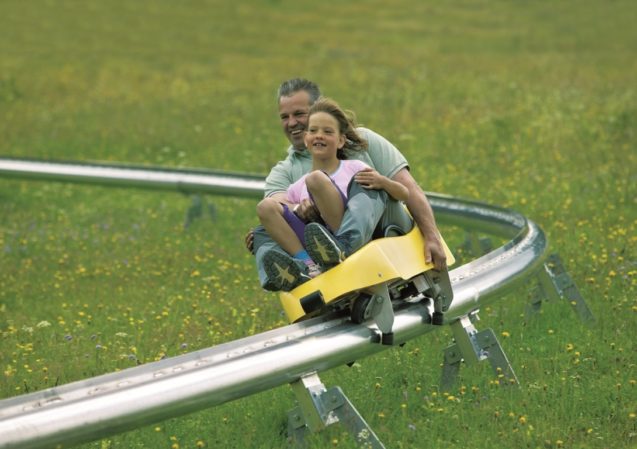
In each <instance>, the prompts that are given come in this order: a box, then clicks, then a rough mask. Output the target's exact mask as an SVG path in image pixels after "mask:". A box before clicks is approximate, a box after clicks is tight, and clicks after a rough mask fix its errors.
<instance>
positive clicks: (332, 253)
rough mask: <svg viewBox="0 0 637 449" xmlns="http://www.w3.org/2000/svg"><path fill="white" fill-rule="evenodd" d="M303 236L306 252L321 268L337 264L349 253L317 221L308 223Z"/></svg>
mask: <svg viewBox="0 0 637 449" xmlns="http://www.w3.org/2000/svg"><path fill="white" fill-rule="evenodd" d="M304 237H305V247H306V249H307V252H308V254H309V255H310V257H311V258H312V260H313V261H314V262H316V263H318V264H319V265H321V267H323V268H329V267H332V266H334V265H337V264H339V263H341V262H342V261H344V260H345V257H347V256H348V255H349V254H348V253H349V251H348V249H349V248H348V247H347V246H346V245H345V244H344V243H342V242H339V241H338V240H337V238H336V237H334V236H333V235H332V233H331V232H330V231H328V230H327V229H325V228H324V227H323V226H321V225H320V224H319V223H309V224H308V225H307V226H306V227H305V234H304Z"/></svg>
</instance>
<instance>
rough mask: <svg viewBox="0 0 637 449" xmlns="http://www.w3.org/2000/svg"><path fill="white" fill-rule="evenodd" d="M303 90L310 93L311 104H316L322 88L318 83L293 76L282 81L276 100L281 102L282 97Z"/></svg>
mask: <svg viewBox="0 0 637 449" xmlns="http://www.w3.org/2000/svg"><path fill="white" fill-rule="evenodd" d="M302 90H304V91H305V92H307V93H308V94H309V95H310V104H314V102H315V101H316V100H318V99H319V97H320V96H321V89H319V87H318V85H317V84H316V83H314V82H312V81H310V80H306V79H305V78H292V79H289V80H287V81H283V82H282V83H281V85H280V86H279V89H278V91H277V95H276V100H277V102H279V101H280V100H281V97H291V96H292V95H294V94H295V93H297V92H300V91H302Z"/></svg>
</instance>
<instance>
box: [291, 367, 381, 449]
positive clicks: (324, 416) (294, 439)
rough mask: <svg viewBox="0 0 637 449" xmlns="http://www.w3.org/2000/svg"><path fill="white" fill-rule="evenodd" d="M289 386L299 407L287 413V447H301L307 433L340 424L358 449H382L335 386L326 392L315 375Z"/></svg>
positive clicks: (359, 416)
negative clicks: (353, 439)
mask: <svg viewBox="0 0 637 449" xmlns="http://www.w3.org/2000/svg"><path fill="white" fill-rule="evenodd" d="M290 385H291V386H292V390H293V391H294V393H295V395H296V398H297V401H298V404H299V405H298V407H295V408H294V409H292V410H290V411H289V412H288V440H289V442H290V444H291V445H293V446H295V447H299V448H304V447H306V441H305V437H306V436H307V435H308V433H309V432H319V431H320V430H322V429H324V428H325V427H327V426H329V425H332V424H336V423H339V422H340V423H342V424H343V425H344V426H345V427H346V428H347V430H348V431H349V432H350V434H352V436H353V437H354V438H355V439H356V441H357V443H358V444H359V445H360V446H361V447H364V448H372V449H385V446H384V445H383V443H381V442H380V440H379V439H378V437H377V436H376V434H375V433H374V431H373V430H372V429H371V428H370V427H369V425H368V424H367V422H365V420H364V419H363V417H362V416H361V415H360V413H358V411H357V410H356V408H355V407H354V406H353V405H352V403H351V402H350V400H349V399H348V398H347V396H345V394H344V393H343V391H342V390H341V389H340V388H339V387H333V388H330V389H329V390H327V389H326V388H325V385H323V383H321V380H320V379H319V377H318V374H317V373H316V372H313V373H310V374H308V375H305V376H303V377H301V378H300V379H299V380H297V381H295V382H292V383H291V384H290Z"/></svg>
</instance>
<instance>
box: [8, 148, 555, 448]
mask: <svg viewBox="0 0 637 449" xmlns="http://www.w3.org/2000/svg"><path fill="white" fill-rule="evenodd" d="M0 176H11V177H19V178H33V179H46V180H55V181H66V182H68V181H76V182H84V183H96V184H108V185H117V186H129V187H148V188H162V189H172V190H180V191H185V192H193V193H195V192H200V193H214V194H223V195H239V196H250V197H255V198H258V197H260V196H261V192H262V191H263V178H260V177H256V176H251V175H241V174H228V173H223V172H205V171H192V170H189V171H180V170H165V169H154V168H148V167H139V166H137V167H135V166H121V165H108V166H100V165H96V164H80V163H77V164H75V163H73V164H68V163H65V164H60V163H56V162H40V161H38V162H35V161H27V160H17V159H0ZM427 196H428V198H429V200H430V202H431V204H432V207H433V208H434V210H435V213H436V219H437V220H438V221H439V222H441V223H447V224H453V225H457V226H460V227H462V228H466V229H470V230H479V231H484V232H487V233H489V234H493V235H498V236H501V237H504V238H508V239H511V240H510V241H508V242H507V243H506V244H505V245H503V246H501V247H500V248H497V249H496V250H494V251H492V252H490V253H488V254H486V255H484V256H482V257H480V258H478V259H476V260H473V261H472V262H470V263H468V264H465V265H462V266H461V267H459V268H456V269H454V270H452V271H451V272H450V273H449V274H450V277H451V282H452V286H453V290H454V300H453V302H452V304H451V307H450V309H449V311H448V312H447V313H446V315H445V317H446V322H453V321H455V320H458V319H460V318H462V317H465V316H466V315H467V314H468V313H470V312H472V311H474V310H476V309H478V308H479V307H482V306H484V305H485V304H488V303H490V302H492V301H494V300H495V299H497V298H498V297H500V296H502V294H503V293H504V292H505V291H506V290H508V289H511V288H514V287H515V286H516V285H518V284H519V283H520V282H522V281H524V280H526V279H527V278H528V277H529V276H531V275H533V274H535V272H536V270H537V269H538V268H539V267H540V266H541V265H542V263H543V261H544V258H545V257H546V254H547V249H548V248H547V247H548V242H547V240H546V237H545V234H544V232H543V231H542V230H541V229H540V228H539V227H538V226H537V225H536V224H535V223H533V222H532V221H530V220H529V219H527V218H525V217H524V216H522V215H520V214H518V213H516V212H513V211H510V210H507V209H503V208H500V207H495V206H490V205H487V204H482V203H479V202H473V201H466V200H461V199H458V198H453V197H450V196H445V195H439V194H435V193H428V194H427ZM431 309H432V308H431V306H430V305H429V304H428V303H425V302H421V303H413V304H403V305H401V306H399V307H398V308H397V310H396V313H395V321H394V329H393V330H394V339H395V342H396V343H402V342H404V341H407V340H410V339H413V338H415V337H417V336H419V335H422V334H424V333H426V332H429V331H432V330H435V329H437V328H439V326H433V325H431V324H429V323H430V316H431V312H432V310H431ZM387 348H388V347H387V346H383V345H380V344H378V343H377V331H376V329H375V326H374V325H373V324H372V323H363V324H361V325H357V324H353V323H352V322H351V321H350V320H349V318H348V317H347V316H345V315H343V314H334V315H330V316H322V317H318V318H315V319H312V320H308V321H305V322H301V323H298V324H293V325H289V326H285V327H282V328H279V329H276V330H273V331H270V332H265V333H262V334H258V335H254V336H250V337H246V338H242V339H239V340H235V341H232V342H229V343H225V344H221V345H218V346H215V347H212V348H209V349H205V350H200V351H196V352H192V353H189V354H186V355H183V356H179V357H174V358H170V359H166V360H162V361H159V362H154V363H149V364H146V365H142V366H139V367H135V368H130V369H127V370H124V371H121V372H117V373H113V374H107V375H103V376H99V377H95V378H91V379H86V380H82V381H78V382H74V383H70V384H67V385H63V386H60V387H56V388H50V389H47V390H43V391H39V392H36V393H32V394H27V395H23V396H18V397H14V398H10V399H5V400H3V401H0V448H24V447H29V448H45V447H53V446H55V445H56V444H62V443H63V444H64V445H65V446H68V445H72V444H76V443H81V442H85V441H90V440H95V439H98V438H103V437H105V436H108V435H111V434H114V433H118V432H121V431H125V430H129V429H133V428H137V427H140V426H143V425H146V424H150V423H154V422H157V421H160V420H163V419H167V418H170V417H175V416H179V415H182V414H186V413H189V412H193V411H196V410H201V409H203V408H206V407H211V406H214V405H219V404H222V403H224V402H228V401H232V400H234V399H238V398H241V397H244V396H248V395H251V394H254V393H257V392H261V391H265V390H267V389H270V388H274V387H276V386H279V385H283V384H287V383H291V382H294V381H296V380H298V379H299V378H301V377H302V376H304V375H306V374H308V373H311V372H320V371H325V370H328V369H330V368H334V367H337V366H340V365H342V364H345V363H349V362H352V361H353V360H356V359H360V358H362V357H367V356H369V355H372V354H375V353H377V352H379V351H382V350H385V349H387Z"/></svg>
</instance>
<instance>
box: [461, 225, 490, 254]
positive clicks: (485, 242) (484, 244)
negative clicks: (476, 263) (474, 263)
mask: <svg viewBox="0 0 637 449" xmlns="http://www.w3.org/2000/svg"><path fill="white" fill-rule="evenodd" d="M492 249H493V243H492V242H491V239H490V238H488V237H479V236H478V234H477V233H476V232H472V231H467V232H466V234H465V239H464V242H462V244H461V245H460V246H459V247H458V251H456V252H457V253H459V254H467V255H469V256H473V257H480V256H483V255H485V254H486V253H488V252H491V250H492Z"/></svg>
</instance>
